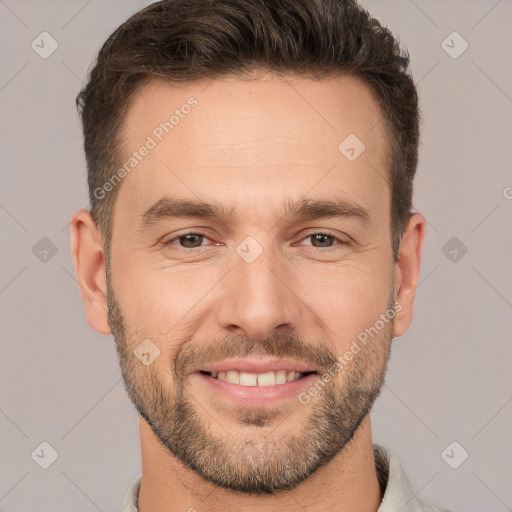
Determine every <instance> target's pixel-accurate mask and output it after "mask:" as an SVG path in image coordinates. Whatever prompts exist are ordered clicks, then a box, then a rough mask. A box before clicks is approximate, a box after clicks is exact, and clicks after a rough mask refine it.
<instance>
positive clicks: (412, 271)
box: [393, 213, 426, 337]
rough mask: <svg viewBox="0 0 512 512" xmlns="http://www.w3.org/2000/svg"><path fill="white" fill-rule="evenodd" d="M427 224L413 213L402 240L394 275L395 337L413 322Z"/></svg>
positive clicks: (418, 215)
mask: <svg viewBox="0 0 512 512" xmlns="http://www.w3.org/2000/svg"><path fill="white" fill-rule="evenodd" d="M425 226H426V222H425V218H424V217H423V216H422V215H421V214H419V213H414V214H412V215H411V216H410V218H409V222H408V223H407V227H406V229H405V232H404V235H403V236H402V240H401V242H400V248H399V251H398V261H397V262H396V264H395V277H394V285H395V289H396V302H397V307H396V316H395V328H394V333H393V336H395V337H398V336H402V334H404V333H405V332H406V331H407V329H408V328H409V326H410V325H411V322H412V317H413V309H414V297H415V295H416V287H417V286H418V278H419V274H420V265H421V251H422V247H423V240H424V237H425Z"/></svg>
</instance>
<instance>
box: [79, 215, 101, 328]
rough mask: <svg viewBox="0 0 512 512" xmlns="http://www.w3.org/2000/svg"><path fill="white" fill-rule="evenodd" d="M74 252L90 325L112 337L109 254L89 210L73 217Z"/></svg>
mask: <svg viewBox="0 0 512 512" xmlns="http://www.w3.org/2000/svg"><path fill="white" fill-rule="evenodd" d="M71 253H72V255H73V262H74V264H75V272H76V275H77V279H78V284H79V285H80V293H81V294H82V300H83V302H84V305H85V311H86V314H87V321H88V322H89V325H90V326H91V327H92V328H93V329H94V330H95V331H96V332H98V333H100V334H111V330H110V325H109V323H108V308H107V281H106V273H105V253H104V251H103V245H102V237H101V233H100V230H99V229H98V227H97V226H96V223H95V222H94V221H93V219H92V217H91V214H90V212H89V210H78V211H76V212H75V213H74V214H73V217H72V218H71Z"/></svg>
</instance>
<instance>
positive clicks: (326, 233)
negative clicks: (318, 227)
mask: <svg viewBox="0 0 512 512" xmlns="http://www.w3.org/2000/svg"><path fill="white" fill-rule="evenodd" d="M187 235H199V236H202V237H204V238H208V239H209V237H208V235H206V234H205V233H202V232H201V231H188V232H187V233H181V234H179V235H177V236H175V237H174V238H171V239H170V240H166V241H164V242H162V246H164V247H167V246H170V245H172V244H173V242H175V241H177V240H179V239H180V238H183V237H185V236H187ZM315 235H325V236H328V237H332V238H334V240H335V241H336V242H338V245H340V246H341V245H349V243H350V242H348V241H347V240H343V239H341V238H339V237H338V236H336V235H335V234H334V233H332V232H331V231H314V232H312V233H308V234H307V235H306V236H304V237H303V238H302V239H301V240H306V239H307V238H311V237H313V236H315ZM177 247H178V250H183V251H187V252H190V251H194V250H198V249H202V248H203V247H206V246H203V245H200V246H199V247H193V248H187V247H179V246H177ZM311 247H313V248H315V249H322V250H324V251H328V250H329V249H331V250H332V249H335V246H332V247H314V246H313V245H311Z"/></svg>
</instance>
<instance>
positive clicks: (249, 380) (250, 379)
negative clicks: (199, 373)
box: [212, 370, 303, 386]
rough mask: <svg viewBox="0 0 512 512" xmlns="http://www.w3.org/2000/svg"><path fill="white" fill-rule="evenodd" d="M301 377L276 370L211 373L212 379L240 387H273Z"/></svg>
mask: <svg viewBox="0 0 512 512" xmlns="http://www.w3.org/2000/svg"><path fill="white" fill-rule="evenodd" d="M302 375H303V374H302V373H299V372H295V371H293V370H292V371H290V372H287V371H286V370H278V371H277V372H268V373H245V372H239V371H237V370H229V371H228V372H218V373H216V372H212V377H214V378H215V377H216V378H218V379H219V380H224V381H226V382H230V383H231V384H239V385H240V386H275V385H276V384H286V383H287V382H292V381H294V380H299V379H300V378H301V376H302Z"/></svg>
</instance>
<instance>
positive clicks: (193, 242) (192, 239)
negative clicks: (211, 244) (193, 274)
mask: <svg viewBox="0 0 512 512" xmlns="http://www.w3.org/2000/svg"><path fill="white" fill-rule="evenodd" d="M203 239H204V236H203V235H200V234H198V233H188V234H186V235H183V236H180V237H179V238H178V240H179V241H180V244H181V246H182V247H184V248H185V249H195V248H196V247H200V246H201V245H203Z"/></svg>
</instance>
